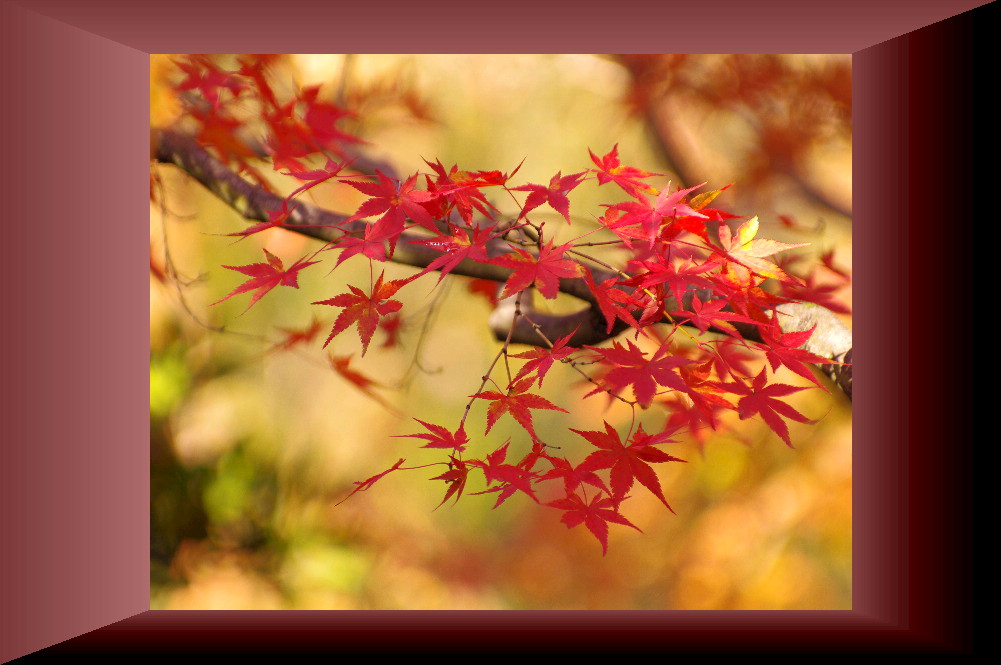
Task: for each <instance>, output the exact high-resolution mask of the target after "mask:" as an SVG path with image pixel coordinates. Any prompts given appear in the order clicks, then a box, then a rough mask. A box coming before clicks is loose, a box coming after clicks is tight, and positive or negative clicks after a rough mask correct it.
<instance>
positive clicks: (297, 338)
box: [270, 316, 323, 352]
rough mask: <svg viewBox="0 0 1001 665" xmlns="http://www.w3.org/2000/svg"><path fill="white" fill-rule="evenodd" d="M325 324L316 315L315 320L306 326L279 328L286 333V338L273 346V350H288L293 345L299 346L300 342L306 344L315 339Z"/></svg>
mask: <svg viewBox="0 0 1001 665" xmlns="http://www.w3.org/2000/svg"><path fill="white" fill-rule="evenodd" d="M322 326H323V324H322V323H321V322H320V320H319V319H317V318H316V317H315V316H314V317H313V321H312V322H311V323H310V324H309V325H308V326H307V327H305V328H302V329H293V328H279V330H281V331H282V332H283V333H285V337H284V339H282V341H280V342H278V343H277V344H275V345H274V346H272V347H271V349H270V350H271V351H272V352H273V351H288V350H289V349H291V348H292V347H293V346H298V345H299V344H305V343H307V342H311V341H313V338H314V337H316V335H317V333H319V332H320V328H321V327H322Z"/></svg>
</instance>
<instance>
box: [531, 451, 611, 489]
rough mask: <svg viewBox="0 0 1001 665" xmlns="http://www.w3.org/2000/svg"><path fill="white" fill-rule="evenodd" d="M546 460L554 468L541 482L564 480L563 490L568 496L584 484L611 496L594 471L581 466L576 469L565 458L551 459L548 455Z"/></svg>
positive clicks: (603, 482)
mask: <svg viewBox="0 0 1001 665" xmlns="http://www.w3.org/2000/svg"><path fill="white" fill-rule="evenodd" d="M546 459H547V460H549V462H550V463H551V464H552V465H553V468H552V469H550V470H549V471H547V472H546V473H544V474H542V475H541V476H540V477H539V480H552V479H555V478H562V479H563V489H564V490H565V491H566V493H567V494H568V495H570V494H573V493H574V491H576V489H577V488H578V487H579V486H580V485H581V484H582V483H587V484H588V485H591V486H592V487H597V488H598V489H600V490H601V491H602V492H604V493H605V494H611V491H609V489H608V487H606V486H605V481H604V480H602V479H601V477H600V476H599V475H598V474H596V473H595V472H594V471H589V470H587V469H584V468H582V467H581V466H580V465H578V466H576V467H575V466H573V465H572V464H570V461H569V460H567V459H566V458H565V457H550V456H548V455H547V456H546Z"/></svg>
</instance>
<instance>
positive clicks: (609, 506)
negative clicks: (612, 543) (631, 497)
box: [545, 493, 642, 556]
mask: <svg viewBox="0 0 1001 665" xmlns="http://www.w3.org/2000/svg"><path fill="white" fill-rule="evenodd" d="M545 505H547V506H551V507H553V508H559V509H560V510H562V511H564V513H563V517H562V518H560V521H561V522H563V523H564V524H565V525H566V526H567V528H568V529H572V528H574V527H575V526H577V525H579V524H581V523H583V524H584V526H586V527H587V529H588V531H590V532H591V533H592V534H593V535H594V537H595V538H597V539H598V542H599V543H601V554H602V556H604V555H605V554H607V553H608V523H609V522H614V523H616V524H621V525H623V526H628V527H632V528H633V529H636V530H637V531H639V532H640V533H642V529H640V528H639V527H638V526H636V525H635V524H633V523H632V522H630V521H629V520H627V519H626V518H625V517H623V516H622V515H620V514H619V511H618V510H617V509H616V507H615V504H614V503H613V501H612V500H611V499H609V498H608V497H606V496H603V495H602V494H601V493H598V494H596V495H595V496H594V498H592V499H591V502H590V503H585V502H584V499H582V498H580V497H579V496H578V495H577V494H570V495H568V496H567V497H566V498H565V499H558V500H556V501H551V502H549V503H547V504H545Z"/></svg>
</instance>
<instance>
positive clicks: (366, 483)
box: [334, 457, 407, 506]
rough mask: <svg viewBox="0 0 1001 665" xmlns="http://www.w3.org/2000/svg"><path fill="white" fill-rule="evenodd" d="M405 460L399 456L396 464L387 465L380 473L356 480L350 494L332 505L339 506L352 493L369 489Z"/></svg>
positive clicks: (352, 494)
mask: <svg viewBox="0 0 1001 665" xmlns="http://www.w3.org/2000/svg"><path fill="white" fill-rule="evenodd" d="M406 461H407V460H405V459H404V458H402V457H401V458H400V459H398V460H397V461H396V464H394V465H393V466H391V467H389V468H388V469H386V470H385V471H383V472H382V473H377V474H375V475H374V476H372V477H371V478H368V479H366V480H361V481H356V482H355V485H357V486H358V487H356V488H354V489H353V490H352V491H351V494H348V495H347V496H346V497H344V498H343V499H341V500H340V501H338V502H337V503H335V504H334V505H335V506H339V505H341V504H342V503H344V502H345V501H347V500H348V499H350V498H351V497H352V496H354V494H355V493H356V492H364V491H365V490H367V489H370V488H371V487H372V485H375V483H376V482H377V481H378V480H380V479H381V478H383V477H384V476H385V475H386V474H388V473H390V472H392V471H396V470H398V469H399V468H400V465H402V464H403V463H404V462H406Z"/></svg>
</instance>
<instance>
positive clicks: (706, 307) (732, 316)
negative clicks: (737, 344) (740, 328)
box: [671, 296, 757, 337]
mask: <svg viewBox="0 0 1001 665" xmlns="http://www.w3.org/2000/svg"><path fill="white" fill-rule="evenodd" d="M727 304H729V303H728V301H727V300H726V299H724V298H717V299H716V300H710V301H708V302H706V303H703V302H702V301H701V300H699V297H698V296H693V297H692V311H690V312H689V311H686V310H675V311H673V312H671V316H673V317H675V318H679V319H682V321H681V323H684V322H685V321H688V322H689V323H691V324H692V325H693V326H695V327H696V328H698V329H699V331H700V332H706V331H708V330H709V328H716V329H718V330H722V331H723V332H725V333H727V334H729V335H733V336H734V337H739V336H740V333H739V332H737V329H736V328H734V327H733V324H731V323H730V321H737V322H738V323H751V324H753V323H757V321H755V320H754V319H750V318H748V317H746V316H743V315H741V314H737V313H735V312H725V311H723V308H724V307H726V306H727Z"/></svg>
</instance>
